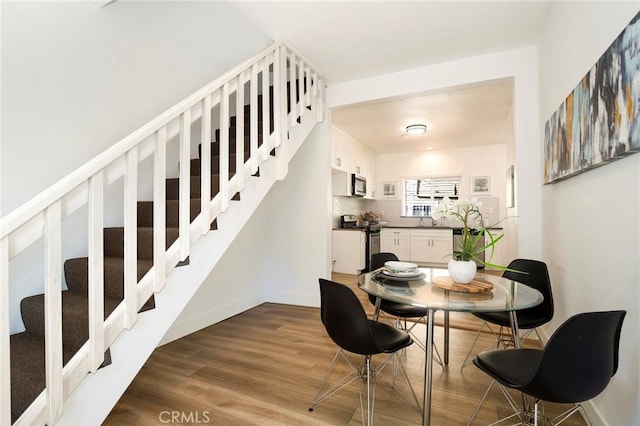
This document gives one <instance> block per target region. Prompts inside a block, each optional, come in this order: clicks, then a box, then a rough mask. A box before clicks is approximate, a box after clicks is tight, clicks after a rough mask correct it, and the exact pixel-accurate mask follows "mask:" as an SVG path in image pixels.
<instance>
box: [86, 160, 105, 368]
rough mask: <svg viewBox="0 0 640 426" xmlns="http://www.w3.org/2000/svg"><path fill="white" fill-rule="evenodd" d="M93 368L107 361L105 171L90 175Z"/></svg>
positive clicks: (90, 285)
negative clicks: (105, 341) (105, 336)
mask: <svg viewBox="0 0 640 426" xmlns="http://www.w3.org/2000/svg"><path fill="white" fill-rule="evenodd" d="M88 227H89V247H88V249H89V284H88V287H89V288H88V294H89V369H90V370H91V372H92V373H95V372H96V371H97V370H98V368H99V367H100V365H101V364H102V362H103V361H104V349H105V348H104V175H103V173H102V171H100V172H98V173H96V174H95V175H94V176H93V177H91V178H90V179H89V217H88Z"/></svg>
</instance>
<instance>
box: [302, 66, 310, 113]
mask: <svg viewBox="0 0 640 426" xmlns="http://www.w3.org/2000/svg"><path fill="white" fill-rule="evenodd" d="M304 94H305V95H306V96H305V99H306V100H307V101H306V105H305V106H311V68H310V67H309V66H307V68H306V72H305V73H304Z"/></svg>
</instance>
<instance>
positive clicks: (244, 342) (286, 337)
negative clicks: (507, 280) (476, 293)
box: [104, 274, 585, 426]
mask: <svg viewBox="0 0 640 426" xmlns="http://www.w3.org/2000/svg"><path fill="white" fill-rule="evenodd" d="M333 279H334V280H335V281H339V282H343V283H345V284H349V285H352V286H353V287H354V288H355V276H353V275H338V274H334V277H333ZM355 291H356V294H358V295H359V296H360V297H361V300H363V306H365V308H366V309H367V310H369V311H371V307H370V304H369V302H368V300H366V296H365V295H364V293H363V292H362V291H360V290H357V289H356V290H355ZM452 324H454V325H455V326H456V327H460V328H454V329H452V330H451V354H450V361H449V366H448V367H445V368H442V367H440V366H438V365H437V364H434V375H433V393H432V401H433V402H432V417H431V419H432V420H431V424H433V425H436V426H448V425H463V424H465V423H466V421H467V419H468V418H469V416H470V415H471V413H472V412H473V409H474V407H475V404H476V403H477V402H478V401H479V399H480V397H481V396H482V394H483V393H484V391H485V389H486V388H487V386H488V385H489V379H488V377H487V376H486V375H485V374H483V373H481V372H480V371H479V370H478V369H477V368H476V367H474V366H473V365H471V366H468V367H466V368H465V369H464V370H462V371H461V370H460V366H461V365H462V362H463V360H464V357H465V355H466V352H467V350H468V348H469V345H470V344H471V341H472V340H473V337H474V336H475V332H474V331H472V330H477V326H478V322H477V320H476V319H475V318H474V317H473V316H471V315H469V314H457V315H454V316H452ZM417 327H420V329H419V330H418V332H417V334H418V336H423V335H424V326H422V325H420V324H419V325H418V326H417ZM473 327H475V328H473ZM465 328H466V329H465ZM468 328H471V330H469V329H468ZM435 339H436V345H437V346H438V347H439V349H440V350H441V352H442V339H443V330H442V327H439V326H436V327H435ZM494 342H495V339H494V338H493V337H492V336H491V335H490V334H485V333H482V334H481V336H480V339H479V343H478V345H477V346H476V350H477V351H479V350H480V349H482V348H486V347H488V346H490V345H492V344H494ZM335 351H336V346H335V345H334V344H333V342H332V341H331V340H330V339H329V337H328V336H327V334H326V332H325V330H324V328H323V326H322V323H321V322H320V312H319V309H316V308H307V307H300V306H291V305H279V304H269V303H266V304H263V305H260V306H257V307H256V308H253V309H251V310H249V311H247V312H244V313H242V314H240V315H236V316H234V317H232V318H229V319H227V320H225V321H223V322H220V323H218V324H215V325H213V326H210V327H208V328H206V329H203V330H200V331H198V332H196V333H193V334H191V335H189V336H186V337H183V338H182V339H179V340H177V341H174V342H172V343H169V344H167V345H164V346H162V347H159V348H157V349H156V350H155V351H154V352H153V354H152V355H151V357H150V358H149V360H148V361H147V363H146V364H145V366H144V367H143V368H142V370H141V371H140V373H139V374H138V376H137V377H136V378H135V379H134V381H133V382H132V383H131V385H130V386H129V388H128V389H127V391H126V392H125V394H124V395H123V396H122V398H121V399H120V401H119V402H118V404H117V405H116V406H115V407H114V409H113V410H112V412H111V414H110V415H109V416H108V418H107V419H106V421H105V423H104V424H105V425H124V424H127V425H133V424H135V425H159V424H211V425H230V426H233V425H359V424H360V423H361V416H360V409H359V403H358V391H357V386H356V384H355V383H354V384H352V385H351V386H350V387H348V388H346V389H344V390H342V391H341V392H340V393H338V394H336V395H335V396H333V397H332V398H330V399H328V400H326V401H324V402H323V403H322V404H321V405H320V406H318V407H316V409H315V410H314V411H313V412H309V411H308V406H309V403H310V402H311V400H312V399H313V397H314V395H315V393H316V391H317V388H318V386H319V385H320V383H321V381H322V378H323V377H324V374H325V373H326V371H327V368H328V367H329V364H330V362H331V359H332V358H333V356H334V354H335ZM402 357H403V362H404V365H405V366H406V368H407V371H408V374H409V376H410V379H411V381H412V384H413V386H414V388H415V390H416V393H417V394H418V398H419V399H420V400H422V389H423V380H424V352H422V351H421V350H420V348H419V347H418V346H416V345H412V346H411V347H409V348H407V350H406V351H405V353H404V354H403V355H402ZM350 359H352V360H353V361H354V362H355V361H357V357H355V356H353V357H351V358H350ZM382 359H383V357H382V356H376V357H374V362H375V361H378V362H379V361H380V360H382ZM107 368H108V367H107ZM337 370H338V371H339V372H340V373H346V371H347V369H346V368H345V366H344V363H341V364H339V365H338V366H337ZM334 377H335V378H339V377H342V376H338V375H337V374H336V375H334ZM379 380H380V381H383V382H389V381H390V380H391V370H390V369H387V370H385V371H384V372H383V376H382V377H380V378H379ZM507 407H508V405H507V404H506V402H505V400H504V398H503V397H502V395H500V394H499V391H497V390H495V389H494V390H492V392H491V394H490V397H489V399H488V400H487V402H485V404H484V405H483V408H482V409H481V410H480V413H479V415H478V417H477V418H476V421H475V422H474V424H476V425H482V424H488V423H491V422H493V421H495V420H497V419H498V418H501V417H504V416H506V415H508V414H509V410H508V409H507ZM564 407H566V406H564V405H557V404H548V403H547V404H545V408H546V413H547V415H548V416H549V417H553V416H554V415H555V414H557V413H558V412H560V411H561V409H562V408H564ZM375 423H376V424H380V425H417V424H421V413H420V412H418V411H417V410H415V409H412V408H411V407H410V406H408V405H406V404H405V403H403V402H402V401H400V400H399V399H398V398H396V397H395V396H392V395H390V394H389V392H388V391H387V390H386V389H385V388H384V387H383V386H378V388H377V393H376V405H375ZM564 424H565V425H569V426H572V425H584V424H585V423H584V421H583V420H582V418H581V417H580V416H576V415H574V416H573V417H572V418H571V419H569V420H568V421H566V422H565V423H564Z"/></svg>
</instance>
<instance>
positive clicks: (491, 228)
mask: <svg viewBox="0 0 640 426" xmlns="http://www.w3.org/2000/svg"><path fill="white" fill-rule="evenodd" d="M385 228H392V229H427V230H430V229H451V230H454V229H462V227H461V226H437V225H436V226H409V225H384V226H381V227H380V229H381V230H382V229H385ZM332 229H333V230H334V231H365V230H366V229H367V228H364V227H363V228H360V227H357V228H332ZM487 229H490V230H501V229H503V228H501V227H488V228H487Z"/></svg>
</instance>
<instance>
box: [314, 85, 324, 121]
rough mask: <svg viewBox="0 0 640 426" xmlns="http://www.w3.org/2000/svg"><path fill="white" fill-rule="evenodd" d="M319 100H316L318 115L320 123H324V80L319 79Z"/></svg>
mask: <svg viewBox="0 0 640 426" xmlns="http://www.w3.org/2000/svg"><path fill="white" fill-rule="evenodd" d="M316 81H317V82H318V83H317V84H318V99H317V100H316V114H317V120H318V123H322V122H323V121H324V118H325V108H326V106H325V104H324V80H322V79H321V78H318V79H317V80H316Z"/></svg>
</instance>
